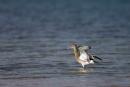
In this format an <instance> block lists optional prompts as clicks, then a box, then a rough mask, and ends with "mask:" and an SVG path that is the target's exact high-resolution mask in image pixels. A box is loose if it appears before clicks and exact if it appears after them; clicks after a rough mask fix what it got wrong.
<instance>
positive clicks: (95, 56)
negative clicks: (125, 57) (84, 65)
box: [93, 56, 102, 60]
mask: <svg viewBox="0 0 130 87" xmlns="http://www.w3.org/2000/svg"><path fill="white" fill-rule="evenodd" d="M93 57H94V58H96V59H99V60H102V59H101V58H99V57H97V56H93Z"/></svg>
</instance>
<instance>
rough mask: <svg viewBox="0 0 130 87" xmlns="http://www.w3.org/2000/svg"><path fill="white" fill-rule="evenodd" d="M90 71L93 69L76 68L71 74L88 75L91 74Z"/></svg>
mask: <svg viewBox="0 0 130 87" xmlns="http://www.w3.org/2000/svg"><path fill="white" fill-rule="evenodd" d="M92 71H93V69H90V68H78V69H72V70H71V72H72V73H73V74H78V75H84V74H88V73H91V72H92Z"/></svg>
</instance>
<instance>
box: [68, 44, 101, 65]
mask: <svg viewBox="0 0 130 87" xmlns="http://www.w3.org/2000/svg"><path fill="white" fill-rule="evenodd" d="M70 48H71V49H73V54H74V56H75V59H76V61H77V62H78V63H79V64H81V65H82V67H83V68H85V66H86V65H88V64H94V63H97V61H95V59H99V60H102V59H101V58H99V57H97V56H95V55H92V54H90V53H89V52H88V51H89V50H90V49H91V46H81V45H78V44H76V43H73V44H72V45H71V46H70Z"/></svg>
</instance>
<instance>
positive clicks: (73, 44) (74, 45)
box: [70, 43, 78, 49]
mask: <svg viewBox="0 0 130 87" xmlns="http://www.w3.org/2000/svg"><path fill="white" fill-rule="evenodd" d="M77 47H78V44H76V43H72V44H71V45H70V48H71V49H75V48H77Z"/></svg>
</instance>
